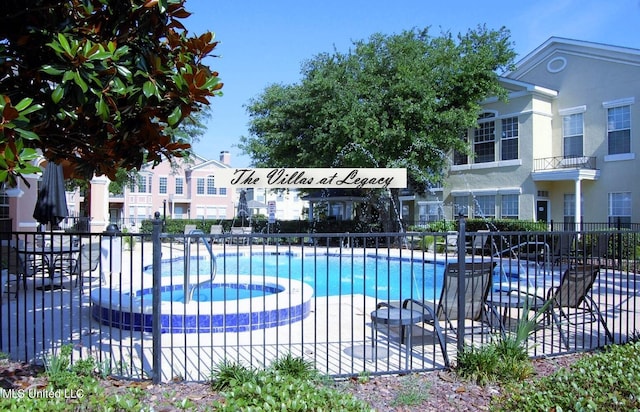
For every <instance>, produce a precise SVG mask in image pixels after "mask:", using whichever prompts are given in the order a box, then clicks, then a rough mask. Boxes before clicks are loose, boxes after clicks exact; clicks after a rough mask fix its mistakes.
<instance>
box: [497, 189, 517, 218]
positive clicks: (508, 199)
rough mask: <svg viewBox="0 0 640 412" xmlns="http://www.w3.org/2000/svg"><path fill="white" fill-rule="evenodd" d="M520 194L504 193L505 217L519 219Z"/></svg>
mask: <svg viewBox="0 0 640 412" xmlns="http://www.w3.org/2000/svg"><path fill="white" fill-rule="evenodd" d="M518 198H519V197H518V195H502V199H501V200H502V204H501V216H502V218H503V219H517V218H518V210H519V206H520V205H519V202H518Z"/></svg>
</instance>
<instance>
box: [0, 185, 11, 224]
mask: <svg viewBox="0 0 640 412" xmlns="http://www.w3.org/2000/svg"><path fill="white" fill-rule="evenodd" d="M8 218H9V196H7V193H6V192H5V188H3V189H2V191H0V219H8Z"/></svg>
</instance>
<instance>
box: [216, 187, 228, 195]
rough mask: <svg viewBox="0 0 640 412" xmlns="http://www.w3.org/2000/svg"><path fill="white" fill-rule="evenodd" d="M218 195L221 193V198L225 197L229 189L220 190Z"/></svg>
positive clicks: (222, 188)
mask: <svg viewBox="0 0 640 412" xmlns="http://www.w3.org/2000/svg"><path fill="white" fill-rule="evenodd" d="M218 193H220V195H221V196H225V195H226V194H227V188H226V187H221V188H219V189H218Z"/></svg>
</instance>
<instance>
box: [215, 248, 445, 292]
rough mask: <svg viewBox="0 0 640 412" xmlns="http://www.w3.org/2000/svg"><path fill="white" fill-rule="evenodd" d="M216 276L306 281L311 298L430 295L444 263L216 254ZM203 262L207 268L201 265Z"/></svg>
mask: <svg viewBox="0 0 640 412" xmlns="http://www.w3.org/2000/svg"><path fill="white" fill-rule="evenodd" d="M216 259H217V267H218V274H224V273H229V274H234V273H250V274H251V275H252V276H254V277H255V276H258V277H259V276H275V277H278V278H281V279H282V278H284V279H292V280H297V281H302V282H304V283H306V284H309V285H310V286H311V287H312V288H313V290H314V294H315V295H316V296H341V295H356V294H362V295H366V296H370V297H374V298H376V299H380V300H400V299H405V298H408V297H412V298H415V299H435V298H436V297H437V296H439V294H440V290H441V289H442V278H443V276H442V274H443V273H444V265H443V264H439V263H434V262H425V261H421V260H412V259H410V258H400V257H389V256H381V255H376V254H363V255H351V254H348V255H341V254H314V255H300V254H294V253H264V254H262V253H258V254H235V255H224V256H222V255H221V256H217V257H216ZM203 266H206V264H205V265H203Z"/></svg>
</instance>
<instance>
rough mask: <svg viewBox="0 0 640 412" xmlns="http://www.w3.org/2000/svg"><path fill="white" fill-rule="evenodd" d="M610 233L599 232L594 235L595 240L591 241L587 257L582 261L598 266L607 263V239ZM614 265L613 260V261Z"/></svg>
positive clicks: (609, 238) (609, 237)
mask: <svg viewBox="0 0 640 412" xmlns="http://www.w3.org/2000/svg"><path fill="white" fill-rule="evenodd" d="M610 240H611V235H610V234H609V233H600V234H598V235H597V236H596V238H595V242H594V241H592V242H591V244H590V249H589V251H588V252H587V257H585V259H584V261H585V263H586V264H591V265H598V266H600V267H602V266H604V265H605V264H606V263H607V257H608V256H609V241H610ZM614 265H615V262H614Z"/></svg>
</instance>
